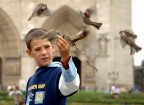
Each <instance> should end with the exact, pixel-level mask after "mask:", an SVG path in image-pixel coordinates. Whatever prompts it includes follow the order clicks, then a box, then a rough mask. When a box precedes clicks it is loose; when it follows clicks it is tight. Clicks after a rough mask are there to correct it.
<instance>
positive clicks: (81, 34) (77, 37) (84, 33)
mask: <svg viewBox="0 0 144 105" xmlns="http://www.w3.org/2000/svg"><path fill="white" fill-rule="evenodd" d="M88 33H89V31H88V30H86V29H85V28H83V29H81V31H80V32H78V33H77V34H76V35H75V36H74V37H73V38H72V39H71V40H72V42H74V43H75V42H76V41H78V40H81V39H83V38H85V37H86V36H87V35H88Z"/></svg>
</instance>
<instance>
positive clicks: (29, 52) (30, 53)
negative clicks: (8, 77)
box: [26, 49, 33, 58]
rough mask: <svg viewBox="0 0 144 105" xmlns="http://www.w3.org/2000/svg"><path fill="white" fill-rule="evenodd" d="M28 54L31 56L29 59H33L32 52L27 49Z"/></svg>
mask: <svg viewBox="0 0 144 105" xmlns="http://www.w3.org/2000/svg"><path fill="white" fill-rule="evenodd" d="M26 52H27V54H28V55H29V57H31V58H33V55H32V52H31V51H30V50H29V49H26Z"/></svg>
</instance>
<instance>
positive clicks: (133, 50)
mask: <svg viewBox="0 0 144 105" xmlns="http://www.w3.org/2000/svg"><path fill="white" fill-rule="evenodd" d="M130 48H131V53H130V54H131V55H132V54H134V53H135V52H138V51H140V50H141V49H142V48H141V47H139V46H137V45H135V46H134V47H130Z"/></svg>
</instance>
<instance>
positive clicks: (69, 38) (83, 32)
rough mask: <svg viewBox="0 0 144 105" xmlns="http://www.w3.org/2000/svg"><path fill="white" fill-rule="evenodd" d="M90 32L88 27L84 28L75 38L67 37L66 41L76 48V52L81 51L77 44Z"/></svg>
mask: <svg viewBox="0 0 144 105" xmlns="http://www.w3.org/2000/svg"><path fill="white" fill-rule="evenodd" d="M88 33H89V31H88V29H87V28H86V27H84V28H82V29H81V30H80V31H79V32H78V33H77V34H76V35H75V36H74V37H67V36H65V39H66V40H67V41H68V42H69V44H70V45H71V46H73V47H75V48H76V50H79V49H78V48H77V47H76V44H75V42H77V41H78V40H81V39H83V38H85V37H86V36H87V35H88Z"/></svg>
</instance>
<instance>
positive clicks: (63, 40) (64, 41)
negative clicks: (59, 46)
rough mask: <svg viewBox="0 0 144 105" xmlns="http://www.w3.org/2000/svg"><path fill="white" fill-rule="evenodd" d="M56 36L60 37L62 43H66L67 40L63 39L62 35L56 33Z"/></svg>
mask: <svg viewBox="0 0 144 105" xmlns="http://www.w3.org/2000/svg"><path fill="white" fill-rule="evenodd" d="M57 38H58V39H60V40H61V41H62V42H63V43H64V44H67V41H66V40H65V39H63V37H62V36H60V35H57Z"/></svg>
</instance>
